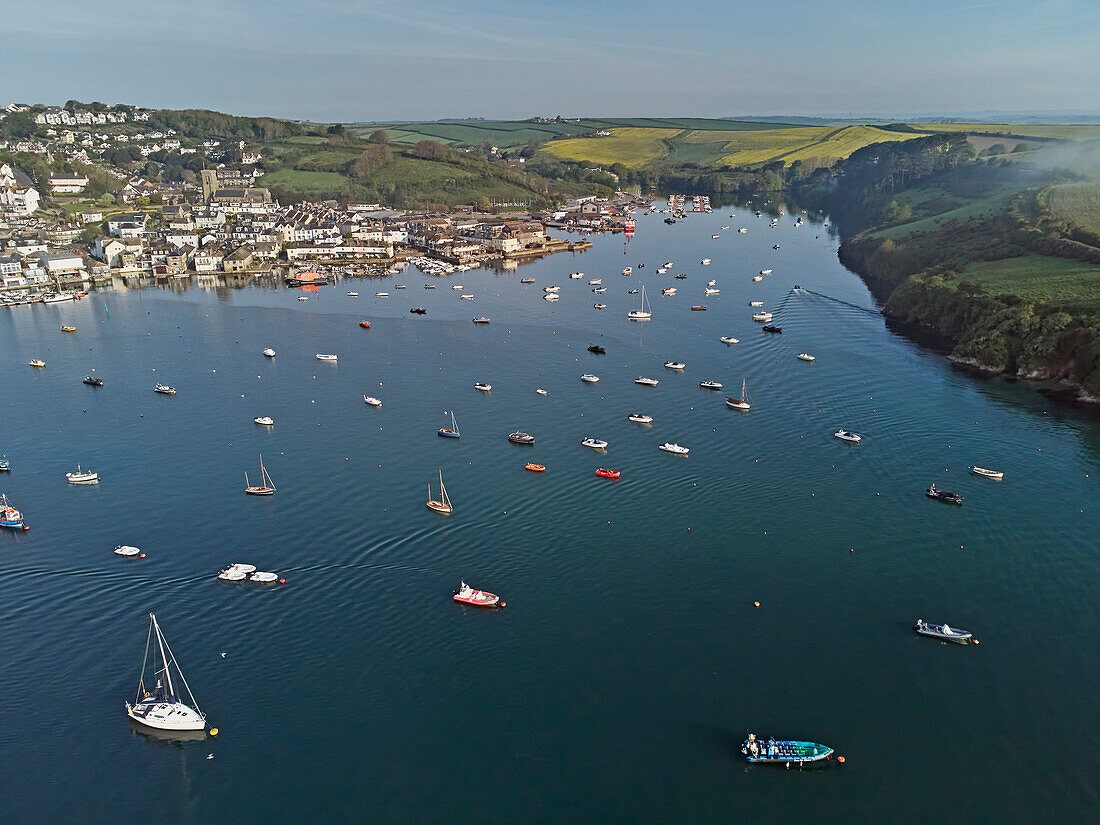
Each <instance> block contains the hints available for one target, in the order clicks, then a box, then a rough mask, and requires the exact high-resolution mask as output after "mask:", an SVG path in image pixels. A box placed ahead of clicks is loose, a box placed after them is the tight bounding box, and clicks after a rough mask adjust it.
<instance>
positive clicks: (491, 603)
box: [454, 582, 505, 607]
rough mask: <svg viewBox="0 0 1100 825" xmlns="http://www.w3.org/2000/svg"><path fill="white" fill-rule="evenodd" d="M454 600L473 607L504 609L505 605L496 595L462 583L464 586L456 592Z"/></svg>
mask: <svg viewBox="0 0 1100 825" xmlns="http://www.w3.org/2000/svg"><path fill="white" fill-rule="evenodd" d="M454 600H455V601H456V602H462V604H468V605H471V606H472V607H504V606H505V603H504V602H502V601H501V600H500V596H498V595H496V594H495V593H486V592H485V591H484V590H475V589H474V588H472V587H470V585H468V584H466V582H462V586H461V587H459V588H458V590H456V591H455V594H454Z"/></svg>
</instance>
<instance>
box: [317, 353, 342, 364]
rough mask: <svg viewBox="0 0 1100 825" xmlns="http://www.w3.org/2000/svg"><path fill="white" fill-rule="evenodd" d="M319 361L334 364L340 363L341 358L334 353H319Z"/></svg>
mask: <svg viewBox="0 0 1100 825" xmlns="http://www.w3.org/2000/svg"><path fill="white" fill-rule="evenodd" d="M317 360H318V361H328V362H330V363H332V362H335V361H338V360H339V358H338V356H336V355H335V354H334V353H331V352H319V353H317Z"/></svg>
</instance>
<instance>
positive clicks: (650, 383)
mask: <svg viewBox="0 0 1100 825" xmlns="http://www.w3.org/2000/svg"><path fill="white" fill-rule="evenodd" d="M634 383H635V384H640V385H641V386H643V387H656V386H657V379H656V378H641V377H639V378H635V379H634Z"/></svg>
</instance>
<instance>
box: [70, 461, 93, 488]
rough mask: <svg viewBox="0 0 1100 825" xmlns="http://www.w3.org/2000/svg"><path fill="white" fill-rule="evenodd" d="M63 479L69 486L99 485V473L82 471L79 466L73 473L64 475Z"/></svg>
mask: <svg viewBox="0 0 1100 825" xmlns="http://www.w3.org/2000/svg"><path fill="white" fill-rule="evenodd" d="M65 478H67V479H68V480H69V483H70V484H99V473H97V472H95V471H93V470H82V469H81V468H80V465H79V464H77V465H76V470H74V471H73V472H71V473H65Z"/></svg>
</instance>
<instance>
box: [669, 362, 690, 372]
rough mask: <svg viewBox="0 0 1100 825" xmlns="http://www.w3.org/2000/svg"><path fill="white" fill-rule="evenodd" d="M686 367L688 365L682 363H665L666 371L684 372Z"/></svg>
mask: <svg viewBox="0 0 1100 825" xmlns="http://www.w3.org/2000/svg"><path fill="white" fill-rule="evenodd" d="M685 366H687V365H686V364H683V363H681V362H680V361H665V369H670V370H682V369H683V368H684V367H685Z"/></svg>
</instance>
